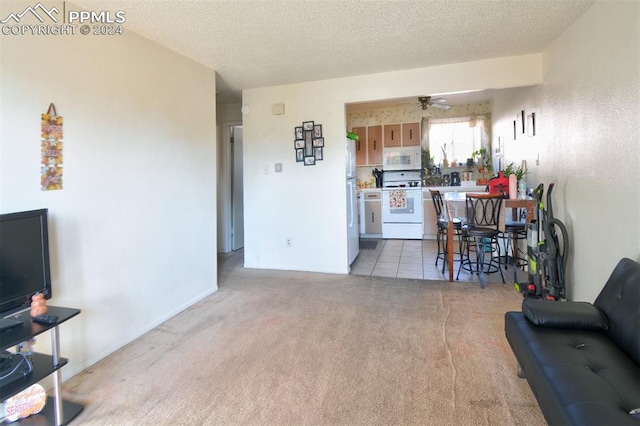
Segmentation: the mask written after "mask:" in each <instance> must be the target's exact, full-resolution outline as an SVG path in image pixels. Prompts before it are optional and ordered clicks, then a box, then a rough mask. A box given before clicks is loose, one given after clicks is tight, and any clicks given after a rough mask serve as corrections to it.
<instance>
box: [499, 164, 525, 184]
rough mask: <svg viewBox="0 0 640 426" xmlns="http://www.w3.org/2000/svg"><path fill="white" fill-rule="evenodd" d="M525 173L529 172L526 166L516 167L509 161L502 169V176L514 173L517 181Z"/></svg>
mask: <svg viewBox="0 0 640 426" xmlns="http://www.w3.org/2000/svg"><path fill="white" fill-rule="evenodd" d="M527 173H529V171H528V170H527V167H526V166H525V167H524V168H523V167H522V166H521V165H520V166H518V167H516V165H515V164H514V163H513V162H512V163H509V164H508V165H507V167H505V168H504V171H503V174H504V176H511V175H512V174H514V175H516V178H517V179H518V181H519V180H520V179H522V178H523V177H524V176H525V175H526V174H527Z"/></svg>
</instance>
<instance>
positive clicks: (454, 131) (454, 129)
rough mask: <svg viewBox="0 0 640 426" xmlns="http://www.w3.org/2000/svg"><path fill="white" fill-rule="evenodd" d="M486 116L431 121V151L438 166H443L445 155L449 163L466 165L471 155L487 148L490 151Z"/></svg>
mask: <svg viewBox="0 0 640 426" xmlns="http://www.w3.org/2000/svg"><path fill="white" fill-rule="evenodd" d="M489 128H490V123H489V118H488V117H486V116H475V117H455V118H443V119H432V120H429V151H430V154H431V156H432V157H433V158H434V161H435V163H436V164H442V162H443V160H444V158H445V153H446V158H447V160H448V161H449V162H452V161H457V162H462V163H465V164H466V162H467V158H471V153H472V152H473V151H476V150H478V149H480V148H481V147H483V146H484V147H486V148H487V150H488V151H490V145H489V135H488V129H489Z"/></svg>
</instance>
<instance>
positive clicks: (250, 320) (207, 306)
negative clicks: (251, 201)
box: [63, 255, 545, 425]
mask: <svg viewBox="0 0 640 426" xmlns="http://www.w3.org/2000/svg"><path fill="white" fill-rule="evenodd" d="M241 261H242V260H241V258H240V260H238V256H237V255H236V256H235V257H234V256H233V255H232V256H221V257H220V258H219V263H220V265H221V267H220V270H219V284H220V290H219V291H218V292H217V293H216V294H214V295H212V296H210V297H208V298H206V299H205V300H203V301H201V302H200V303H198V304H197V305H195V306H192V307H191V308H189V309H188V310H186V311H185V312H183V313H181V314H180V315H178V316H176V317H175V318H173V319H171V320H169V321H167V322H166V323H165V324H163V325H161V326H160V327H158V328H156V329H154V330H153V331H151V332H149V333H147V334H146V335H144V336H142V337H141V338H140V339H138V340H136V341H135V342H133V343H131V344H130V345H127V346H126V347H125V348H123V349H121V350H119V351H117V352H116V353H114V354H112V355H111V356H109V357H107V358H105V359H104V360H102V361H101V362H99V363H98V364H96V365H95V366H93V367H91V368H90V369H88V370H86V371H85V372H83V373H81V374H79V375H77V376H75V377H73V378H72V379H70V380H68V381H67V382H65V383H64V385H63V393H64V395H65V397H67V398H69V399H71V400H74V401H77V402H81V403H83V404H85V410H84V412H83V413H82V414H81V415H80V416H79V417H78V418H77V419H76V420H75V421H74V422H73V424H79V425H175V424H179V425H187V424H188V425H218V424H220V425H311V424H313V425H398V424H420V425H543V424H545V422H544V419H543V417H542V414H541V413H540V410H539V408H538V406H537V403H536V401H535V398H534V396H533V395H532V393H531V391H530V389H529V387H528V385H527V383H526V381H525V380H522V379H519V378H518V377H517V375H516V362H515V358H514V357H513V354H512V353H511V349H510V348H509V345H508V343H507V341H506V339H505V337H504V319H503V316H504V312H506V311H508V310H518V309H519V308H520V303H521V301H522V300H521V297H520V296H519V295H518V294H517V293H516V292H514V291H513V290H512V289H511V288H510V286H507V285H502V284H491V285H488V286H487V288H486V289H484V290H482V289H480V288H479V287H478V286H477V285H476V284H475V283H447V282H439V281H423V280H411V279H390V278H381V277H370V276H356V275H333V274H317V273H304V272H286V271H270V270H255V269H253V270H252V269H244V268H242V267H241V266H240V265H241Z"/></svg>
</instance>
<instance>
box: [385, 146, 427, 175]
mask: <svg viewBox="0 0 640 426" xmlns="http://www.w3.org/2000/svg"><path fill="white" fill-rule="evenodd" d="M421 166H422V153H421V152H420V147H419V146H412V147H400V148H384V149H383V150H382V168H383V169H384V170H385V171H387V170H420V168H421Z"/></svg>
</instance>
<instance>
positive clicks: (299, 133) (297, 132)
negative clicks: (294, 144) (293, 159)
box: [294, 126, 303, 139]
mask: <svg viewBox="0 0 640 426" xmlns="http://www.w3.org/2000/svg"><path fill="white" fill-rule="evenodd" d="M294 134H295V135H296V139H302V138H303V135H302V126H298V127H296V128H295V130H294Z"/></svg>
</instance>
